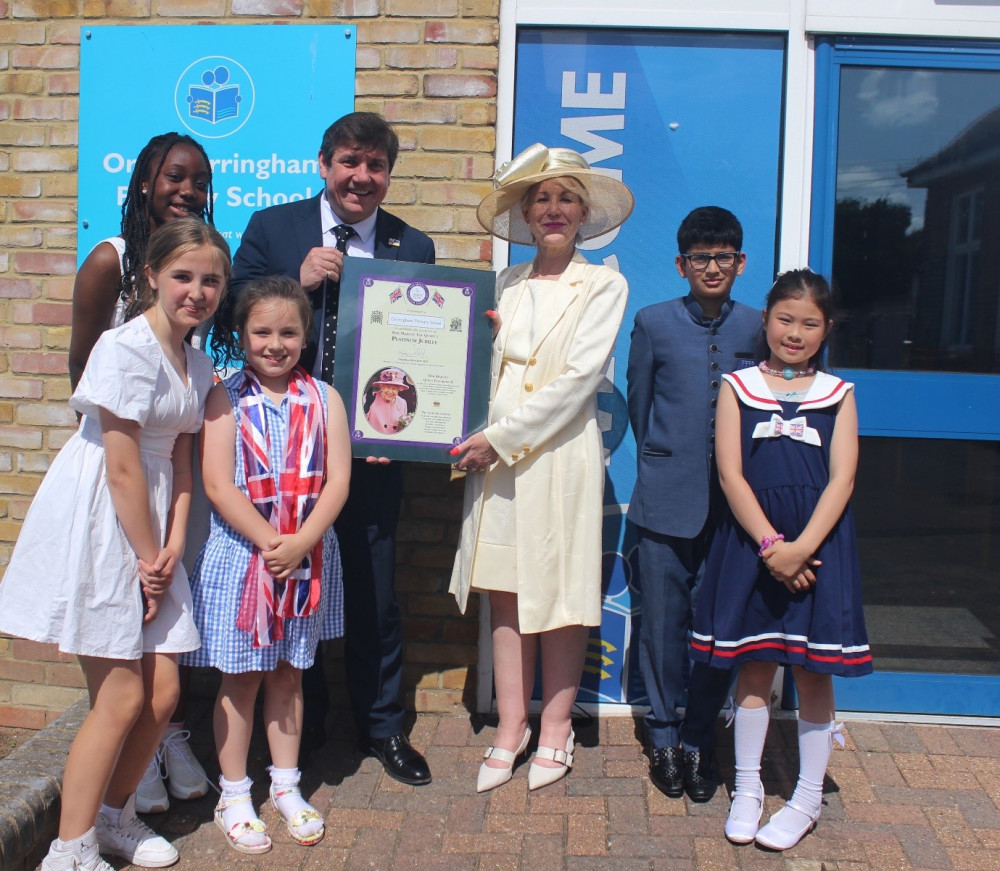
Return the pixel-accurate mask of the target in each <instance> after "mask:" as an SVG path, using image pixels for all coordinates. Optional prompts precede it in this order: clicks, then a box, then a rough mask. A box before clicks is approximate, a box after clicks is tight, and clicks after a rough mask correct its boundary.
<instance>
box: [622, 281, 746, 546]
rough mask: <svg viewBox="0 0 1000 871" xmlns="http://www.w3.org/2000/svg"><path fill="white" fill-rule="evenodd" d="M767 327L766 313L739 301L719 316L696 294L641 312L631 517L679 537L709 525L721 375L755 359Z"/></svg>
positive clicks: (632, 396)
mask: <svg viewBox="0 0 1000 871" xmlns="http://www.w3.org/2000/svg"><path fill="white" fill-rule="evenodd" d="M760 331H761V316H760V312H759V311H757V310H756V309H752V308H750V306H747V305H743V304H742V303H738V302H734V301H732V300H730V301H728V302H727V303H726V304H725V305H724V306H723V311H722V313H721V315H720V316H719V317H718V318H715V319H714V320H713V319H707V318H704V317H703V316H702V311H701V306H700V305H699V304H698V303H697V302H696V301H695V300H694V299H693V298H692V297H690V296H686V297H678V298H677V299H672V300H669V301H668V302H661V303H657V304H655V305H651V306H647V307H646V308H643V309H641V310H640V311H639V312H638V314H636V316H635V327H634V328H633V330H632V344H631V346H630V348H629V357H628V373H627V376H626V377H627V381H628V411H629V420H630V421H631V423H632V430H633V432H634V433H635V442H636V459H637V462H638V469H637V477H636V483H635V490H634V491H633V493H632V499H631V501H630V503H629V509H628V519H629V520H631V521H632V522H633V523H635V524H636V525H637V526H641V527H643V528H645V529H648V530H651V531H652V532H655V533H659V534H661V535H670V536H673V537H675V538H694V537H696V536H697V535H698V534H699V533H700V532H701V530H702V529H703V528H704V526H705V522H706V520H707V519H708V517H709V509H710V505H711V503H712V501H713V499H712V496H713V490H714V491H715V492H716V493H718V492H719V491H718V485H717V483H716V482H715V481H713V480H712V479H713V473H714V463H713V458H714V436H715V407H716V403H717V400H718V395H719V388H720V387H721V386H722V375H723V373H724V372H732V371H733V370H734V369H739V368H742V367H743V366H748V365H753V362H754V359H755V353H756V349H757V343H758V340H759V336H760ZM716 498H718V497H716Z"/></svg>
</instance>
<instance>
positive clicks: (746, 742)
mask: <svg viewBox="0 0 1000 871" xmlns="http://www.w3.org/2000/svg"><path fill="white" fill-rule="evenodd" d="M770 718H771V711H770V709H769V708H768V706H767V705H764V706H763V707H761V708H743V707H738V708H737V709H736V715H735V725H734V727H733V728H734V730H735V731H734V733H733V743H734V748H733V749H734V751H735V756H736V789H735V790H734V795H735V794H739V795H746V796H753V797H754V798H757V797H759V796H760V786H761V784H760V758H761V756H762V755H763V754H764V740H765V739H766V738H767V726H768V722H769V721H770Z"/></svg>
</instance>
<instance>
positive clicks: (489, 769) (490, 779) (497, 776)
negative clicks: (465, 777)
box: [476, 729, 531, 792]
mask: <svg viewBox="0 0 1000 871" xmlns="http://www.w3.org/2000/svg"><path fill="white" fill-rule="evenodd" d="M530 740H531V729H525V730H524V737H523V738H522V739H521V743H520V744H518V745H517V750H515V751H514V752H513V753H511V752H510V750H504V749H503V748H501V747H487V748H486V752H485V753H484V754H483V759H484V760H486V759H498V760H500V761H501V762H506V763H507V767H506V768H494V767H493V766H491V765H487V764H486V762H485V761H484V762H483V764H482V765H480V766H479V779H478V780H477V781H476V792H488V791H489V790H491V789H496V788H497V787H498V786H503V785H504V784H505V783H506V782H507V781H508V780H510V778H511V776H512V775H513V773H514V762H515V761H516V760H517V757H518V756H520V755H521V754H522V753H524V751H525V750H527V749H528V742H529V741H530Z"/></svg>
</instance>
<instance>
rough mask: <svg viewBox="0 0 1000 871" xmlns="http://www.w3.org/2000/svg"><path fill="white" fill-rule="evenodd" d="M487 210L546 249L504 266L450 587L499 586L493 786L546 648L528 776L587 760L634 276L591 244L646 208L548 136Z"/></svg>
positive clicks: (460, 593) (561, 771)
mask: <svg viewBox="0 0 1000 871" xmlns="http://www.w3.org/2000/svg"><path fill="white" fill-rule="evenodd" d="M495 183H496V189H495V190H494V191H493V192H492V193H490V194H489V195H488V196H487V197H486V198H485V199H484V200H483V202H482V203H480V205H479V210H478V218H479V222H480V223H481V224H482V225H483V226H484V227H486V228H487V229H488V230H490V231H491V232H492V233H493V234H495V235H497V236H500V237H501V238H504V239H507V240H509V241H512V242H519V243H521V244H534V245H535V247H536V249H537V252H536V254H535V258H534V260H532V261H531V262H530V263H525V264H522V265H519V266H512V267H510V268H508V269H506V270H504V271H503V272H501V273H500V276H499V278H498V284H497V292H498V298H499V302H498V306H497V309H498V311H497V315H496V317H495V320H494V333H495V336H494V341H493V364H492V383H491V390H490V397H491V399H490V416H489V423H488V425H487V427H486V429H484V430H483V431H482V432H480V433H476V434H475V435H473V436H470V437H469V438H468V439H467V440H466V441H465V442H463V443H462V444H461V445H459V446H458V448H457V451H456V452H457V453H459V454H461V456H460V457H459V459H458V461H457V463H456V465H457V467H458V468H460V469H463V470H466V471H468V472H470V474H469V476H468V478H467V481H466V490H465V507H464V512H463V520H462V535H461V541H460V543H459V551H458V555H457V557H456V560H455V568H454V571H453V573H452V580H451V591H452V593H454V595H455V597H456V599H457V600H458V604H459V607H460V608H461V609H462V610H463V611H464V610H465V606H466V602H467V600H468V595H469V592H470V590H471V591H475V592H487V593H488V594H489V597H490V608H491V614H492V629H493V667H494V682H495V685H496V694H497V708H498V710H499V713H500V725H499V728H498V730H497V735H496V740H495V746H493V747H490V748H489V749H488V750H487V751H486V759H485V761H484V762H483V764H482V766H481V767H480V771H479V782H478V791H479V792H484V791H486V790H488V789H493V788H494V787H497V786H500V785H501V784H503V783H506V782H507V781H508V780H510V778H511V773H512V771H513V765H514V762H515V760H516V758H517V757H518V756H519V755H520V754H521V753H523V752H524V751H525V749H526V748H527V745H528V741H529V739H530V737H531V730H530V729H529V728H528V702H529V699H530V695H531V690H532V685H533V683H534V676H535V661H536V658H537V657H538V655H539V653H540V655H541V657H542V705H543V707H542V718H541V732H540V734H539V740H538V749H537V751H536V753H535V758H534V760H533V761H532V763H531V767H530V769H529V772H528V786H529V788H530V789H538V788H539V787H542V786H546V785H547V784H549V783H554V782H555V781H557V780H559V779H560V778H561V777H563V776H564V775H565V774H566V772H567V771H568V769H569V767H570V766H571V765H572V764H573V738H574V736H573V732H572V726H571V722H570V712H571V709H572V706H573V702H574V701H575V699H576V692H577V688H578V686H579V682H580V676H581V674H582V672H583V663H584V654H585V651H586V644H587V635H588V628H587V627H590V626H597V625H599V624H600V620H601V527H602V503H603V489H604V457H603V449H602V443H601V435H600V431H599V429H598V426H597V388H598V386H599V385H600V383H601V380H602V379H603V377H604V369H605V367H606V365H607V362H608V358H609V357H610V355H611V352H612V350H613V348H614V344H615V339H616V337H617V334H618V327H619V325H620V324H621V320H622V316H623V314H624V312H625V301H626V298H627V296H628V285H627V284H626V282H625V279H624V278H623V277H622V276H621V274H619V273H618V272H615V271H614V270H612V269H608V268H607V267H605V266H595V265H592V264H590V263H588V262H587V261H586V260H585V259H584V257H583V256H582V255H581V254H579V253H578V252H577V250H576V244H577V242H578V241H582V240H583V239H589V238H592V237H595V236H599V235H601V234H603V233H606V232H608V231H609V230H611V229H613V228H615V227H617V226H618V225H619V224H621V223H622V222H623V221H624V220H625V219H626V218H627V217H628V216H629V214H630V213H631V211H632V206H633V198H632V194H631V192H630V191H629V190H628V188H627V187H625V185H623V184H622V183H621V182H619V181H617V180H615V179H612V178H610V177H609V176H606V175H602V174H600V173H598V172H595V171H594V170H591V169H590V167H589V166H588V164H587V162H586V161H585V160H584V159H583V158H582V157H581V156H580V155H579V154H577V153H576V152H575V151H571V150H570V149H567V148H546V147H545V146H543V145H533V146H531V147H530V148H528V149H526V150H525V151H524V152H522V153H521V154H519V155H518V156H517V157H515V158H514V159H513V160H512V161H511V162H510V163H509V164H506V165H505V166H504V167H502V168H501V169H500V170H498V172H497V174H496V177H495Z"/></svg>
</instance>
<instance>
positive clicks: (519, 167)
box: [476, 142, 635, 245]
mask: <svg viewBox="0 0 1000 871" xmlns="http://www.w3.org/2000/svg"><path fill="white" fill-rule="evenodd" d="M566 176H569V177H571V178H575V179H576V180H577V181H578V182H580V184H582V185H583V186H584V187H585V188H586V189H587V199H588V200H589V201H590V202H589V204H588V205H589V206H590V211H589V213H588V214H587V219H586V220H585V221H584V222H583V223H582V224H580V238H581V239H593V238H594V237H595V236H600V235H603V234H604V233H607V232H608V231H609V230H613V229H614V228H615V227H617V226H619V225H620V224H623V223H624V222H625V219H626V218H627V217H628V216H629V215H631V214H632V208H633V206H634V205H635V198H634V197H633V196H632V191H630V190H629V189H628V188H627V187H626V186H625V185H624V184H622V183H621V182H620V181H618V179H615V178H612V177H611V176H609V175H605V174H604V173H602V172H598V171H597V170H595V169H591V168H590V164H589V163H587V161H586V160H584V159H583V157H581V156H580V155H579V154H577V153H576V152H575V151H573V149H571V148H546V147H545V146H544V145H542V144H541V143H540V142H536V143H535V144H534V145H530V146H528V147H527V148H525V149H524V151H522V152H521V153H520V154H518V155H517V156H516V157H514V158H513V159H512V160H510V161H509V162H508V163H505V164H504V165H503V166H501V167H500V169H498V170H497V171H496V174H495V175H494V176H493V186H494V188H495V190H494V191H492V192H491V193H489V194H487V195H486V197H485V198H484V199H483V201H482V202H481V203H480V204H479V208H478V209H476V217H477V218H478V219H479V223H480V224H482V225H483V227H485V228H486V229H487V230H488V231H489V232H490V233H492V234H493V235H494V236H499V237H500V238H501V239H506V240H507V241H508V242H517V243H519V244H521V245H533V244H534V242H535V240H534V239H533V238H532V236H531V230H530V229H528V225H527V224H526V223H525V222H524V216H523V215H522V214H521V209H520V205H519V204H520V202H521V197H523V196H524V193H525V191H527V190H528V188H530V187H531V186H532V185H533V184H536V183H538V182H540V181H545V180H546V179H549V178H565V177H566Z"/></svg>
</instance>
